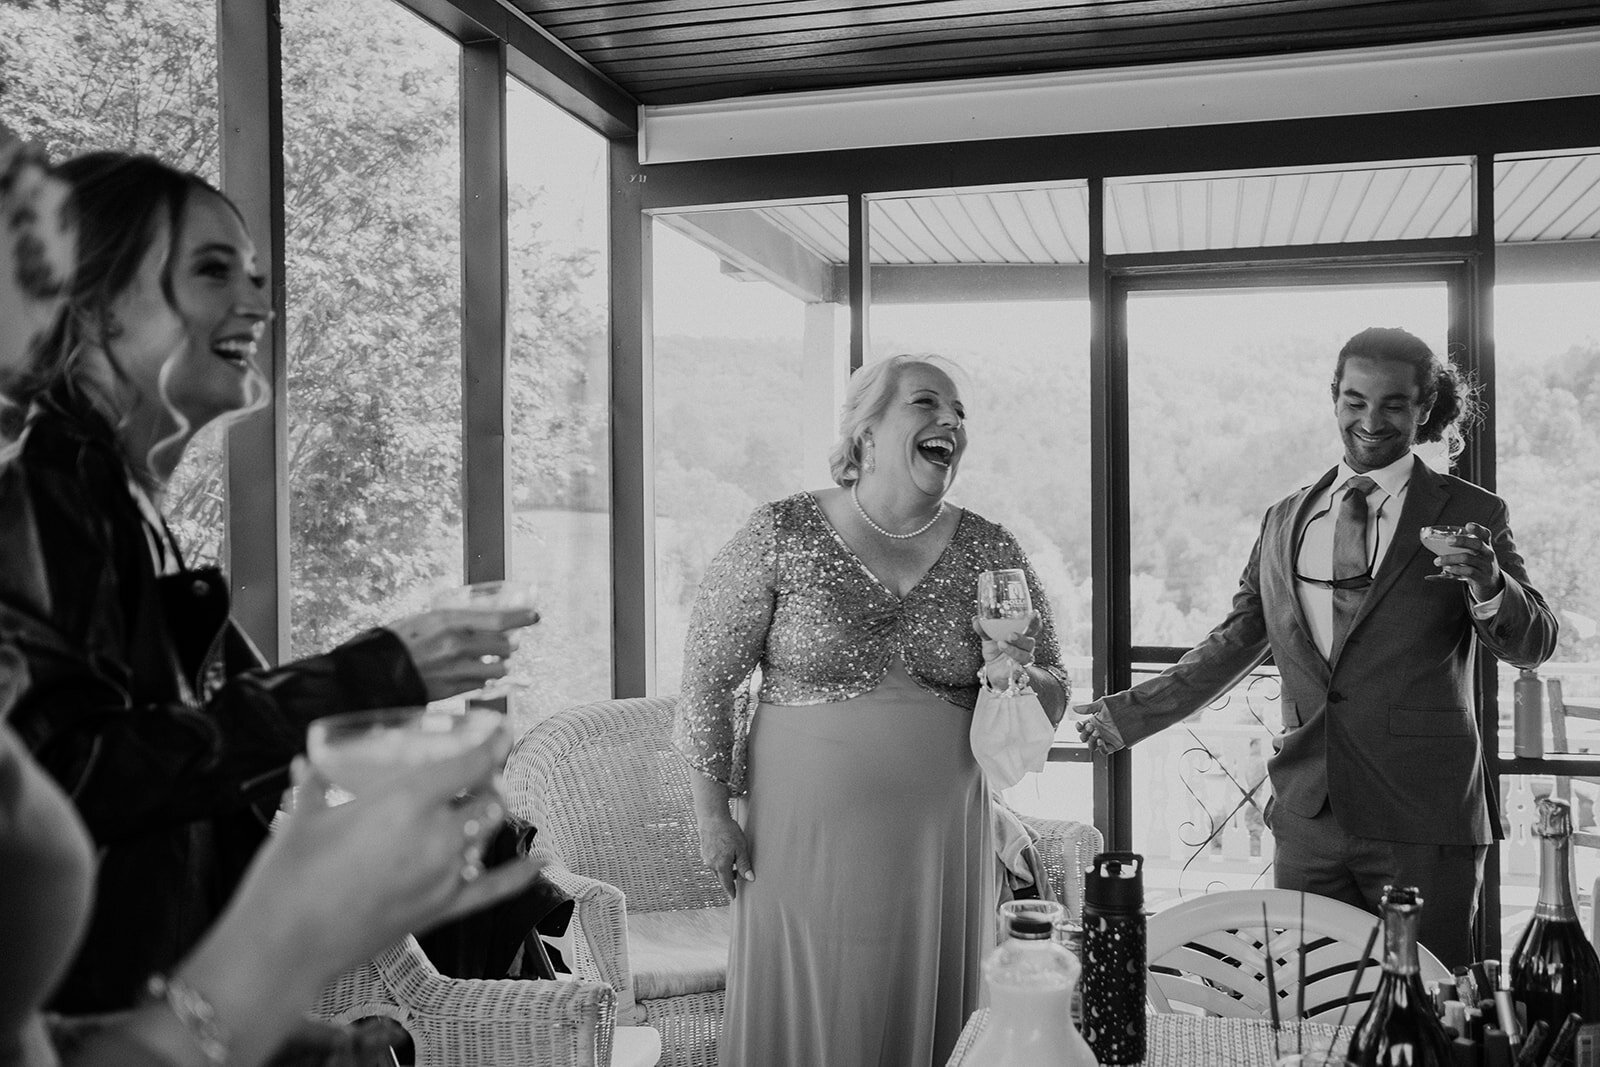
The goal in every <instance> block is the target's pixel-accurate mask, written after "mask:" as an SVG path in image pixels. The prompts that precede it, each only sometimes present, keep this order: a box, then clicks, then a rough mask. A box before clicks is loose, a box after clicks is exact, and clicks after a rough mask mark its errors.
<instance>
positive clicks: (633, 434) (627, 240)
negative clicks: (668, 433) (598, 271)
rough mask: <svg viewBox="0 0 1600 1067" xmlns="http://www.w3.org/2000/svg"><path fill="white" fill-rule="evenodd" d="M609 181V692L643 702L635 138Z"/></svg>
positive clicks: (640, 261) (646, 295)
mask: <svg viewBox="0 0 1600 1067" xmlns="http://www.w3.org/2000/svg"><path fill="white" fill-rule="evenodd" d="M609 172H610V180H611V223H610V231H611V256H610V263H611V293H610V298H611V583H612V585H611V588H612V605H611V611H612V616H611V633H612V653H613V659H612V664H613V666H612V689H613V695H614V696H618V697H638V696H646V695H650V689H651V687H652V686H653V685H654V684H655V678H656V663H655V652H656V642H655V580H656V575H655V429H654V423H653V418H652V408H653V405H654V394H655V389H654V384H653V381H652V378H651V362H650V338H651V333H652V330H651V317H650V295H651V290H650V269H651V265H650V259H651V254H652V253H651V241H650V227H651V221H650V218H649V216H647V215H645V214H644V211H643V206H642V199H643V196H642V194H643V186H644V182H645V178H646V177H647V175H646V174H645V173H644V172H643V170H642V168H641V167H640V166H639V149H638V142H637V141H636V140H635V138H633V137H632V136H624V137H614V138H613V139H612V140H611V151H610V167H609Z"/></svg>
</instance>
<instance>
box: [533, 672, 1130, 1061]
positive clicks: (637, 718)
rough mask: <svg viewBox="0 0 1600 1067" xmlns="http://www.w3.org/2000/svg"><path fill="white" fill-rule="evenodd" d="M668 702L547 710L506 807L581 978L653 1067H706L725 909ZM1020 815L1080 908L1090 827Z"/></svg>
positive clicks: (1052, 873)
mask: <svg viewBox="0 0 1600 1067" xmlns="http://www.w3.org/2000/svg"><path fill="white" fill-rule="evenodd" d="M674 704H675V701H674V700H673V699H671V698H660V697H639V698H635V699H631V700H605V701H600V702H598V703H595V704H585V705H582V706H579V707H574V708H568V709H566V710H564V711H561V712H558V713H556V714H555V715H553V716H551V717H550V718H548V719H546V720H544V721H543V722H540V723H538V724H537V725H535V726H534V727H533V728H532V729H530V730H529V731H528V732H527V733H526V734H524V735H523V736H522V738H521V739H520V740H518V742H517V745H516V747H515V748H514V749H513V750H512V752H511V758H510V760H509V761H508V762H507V764H506V793H507V796H508V798H509V803H510V808H511V811H512V813H513V815H514V816H515V817H517V818H519V819H525V820H527V821H528V822H529V823H531V824H532V825H534V826H537V827H538V828H539V835H538V838H537V840H536V843H537V844H538V845H539V846H540V847H541V849H547V850H549V853H550V855H549V856H548V857H547V858H549V859H550V860H551V866H548V867H546V869H545V873H546V874H547V875H548V876H550V877H551V878H552V879H554V880H555V881H556V883H557V884H558V885H560V886H562V888H564V889H566V890H567V891H568V892H569V893H571V894H572V895H573V897H574V898H576V900H577V904H578V906H577V911H576V915H575V920H574V929H575V934H574V937H573V944H574V948H575V955H576V957H577V959H576V960H575V970H576V971H577V973H579V974H580V975H581V976H583V977H585V978H598V979H600V980H602V981H605V982H608V983H610V984H611V985H612V986H613V987H614V988H615V989H616V991H617V1011H618V1016H619V1018H621V1019H622V1020H623V1021H624V1022H632V1021H638V1020H639V1019H641V1018H642V1019H643V1020H644V1021H646V1022H648V1023H649V1024H650V1025H651V1026H653V1027H655V1028H656V1029H657V1030H659V1031H660V1032H661V1041H662V1046H663V1057H662V1060H661V1063H662V1065H663V1067H703V1065H712V1064H715V1063H716V1059H717V1038H718V1036H719V1035H720V1034H721V1032H722V1014H723V1006H724V984H725V980H726V975H727V970H726V968H727V955H728V931H729V925H728V907H727V898H726V896H725V895H724V894H723V892H722V887H721V886H720V885H718V883H717V880H716V879H715V877H713V876H712V874H711V872H709V871H707V870H706V869H705V868H704V867H703V866H702V865H701V863H700V838H699V833H698V831H697V830H696V828H695V820H694V805H693V802H692V800H691V797H690V793H689V769H688V766H687V765H686V764H685V763H684V762H683V760H682V759H681V758H680V757H679V756H678V754H677V753H676V752H675V751H674V750H673V748H672V746H671V743H670V738H671V734H672V709H673V705H674ZM1023 822H1024V823H1025V824H1027V825H1028V826H1029V828H1030V829H1032V830H1033V831H1034V832H1035V833H1036V834H1038V835H1039V840H1038V841H1037V842H1036V846H1035V847H1036V848H1037V849H1038V850H1039V853H1040V858H1041V859H1042V861H1043V863H1044V866H1045V870H1046V873H1047V874H1048V876H1049V878H1050V881H1051V884H1052V887H1053V888H1054V889H1055V891H1056V894H1057V896H1058V897H1059V898H1060V899H1061V900H1062V901H1063V902H1064V903H1065V904H1066V906H1067V908H1068V909H1069V912H1070V913H1071V914H1074V915H1076V914H1079V913H1080V912H1081V909H1082V907H1083V874H1084V871H1085V870H1086V869H1087V868H1088V867H1089V865H1090V864H1091V862H1092V861H1093V859H1094V854H1095V853H1096V852H1098V851H1099V850H1100V840H1101V839H1100V834H1099V832H1098V831H1096V830H1095V829H1094V827H1092V826H1084V825H1082V824H1081V823H1074V822H1062V821H1058V820H1053V819H1036V818H1031V817H1026V816H1025V817H1023ZM580 871H581V872H582V873H581V874H579V873H577V872H580ZM624 916H625V918H624ZM619 929H626V931H627V934H626V936H625V937H618V936H617V935H616V931H617V930H619ZM666 971H670V972H671V973H670V974H664V973H663V972H666ZM667 990H670V991H672V992H673V995H659V994H660V993H661V992H662V991H667Z"/></svg>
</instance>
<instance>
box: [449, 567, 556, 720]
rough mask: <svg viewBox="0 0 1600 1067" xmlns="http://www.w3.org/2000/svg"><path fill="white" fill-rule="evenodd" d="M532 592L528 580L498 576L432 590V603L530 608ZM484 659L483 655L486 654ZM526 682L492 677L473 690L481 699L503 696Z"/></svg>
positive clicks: (496, 608) (455, 606) (491, 608)
mask: <svg viewBox="0 0 1600 1067" xmlns="http://www.w3.org/2000/svg"><path fill="white" fill-rule="evenodd" d="M535 595H536V592H535V590H534V587H533V583H532V582H519V581H514V580H512V579H509V578H508V579H502V580H499V581H490V582H473V583H471V584H470V585H460V586H456V587H455V588H454V589H445V590H441V591H440V592H438V593H436V594H434V597H433V606H434V607H435V608H439V609H445V610H458V611H532V610H533V608H534V598H535ZM486 659H487V657H486ZM529 684H530V683H528V682H525V681H522V680H519V679H514V678H511V677H509V676H508V677H503V678H494V679H490V680H489V681H488V682H486V683H485V684H484V685H483V687H482V688H481V689H479V690H478V691H477V696H479V697H480V698H483V699H492V698H494V697H499V696H504V695H506V693H508V692H509V691H511V690H513V689H526V688H528V685H529Z"/></svg>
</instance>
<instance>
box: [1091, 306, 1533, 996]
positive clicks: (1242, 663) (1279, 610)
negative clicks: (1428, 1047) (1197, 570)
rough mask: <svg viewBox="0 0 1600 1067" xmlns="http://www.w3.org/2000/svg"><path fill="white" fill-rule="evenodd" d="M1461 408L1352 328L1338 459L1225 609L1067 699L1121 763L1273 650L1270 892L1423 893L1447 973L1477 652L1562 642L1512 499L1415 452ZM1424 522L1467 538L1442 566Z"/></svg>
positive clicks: (1471, 884) (1480, 809) (1476, 811)
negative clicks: (1149, 673) (1168, 655)
mask: <svg viewBox="0 0 1600 1067" xmlns="http://www.w3.org/2000/svg"><path fill="white" fill-rule="evenodd" d="M1468 403H1469V401H1468V398H1467V396H1466V395H1465V390H1464V388H1463V385H1462V382H1461V380H1460V377H1459V376H1458V374H1457V372H1456V371H1455V370H1454V368H1452V367H1451V366H1450V365H1449V363H1448V362H1445V361H1442V360H1440V359H1438V358H1437V357H1436V356H1435V355H1434V354H1433V352H1432V351H1431V350H1430V349H1429V348H1428V346H1427V345H1426V344H1425V343H1424V342H1423V341H1421V340H1420V339H1419V338H1417V337H1415V336H1413V335H1412V334H1409V333H1407V332H1406V331H1404V330H1398V329H1384V328H1373V329H1368V330H1363V331H1362V332H1361V333H1358V334H1357V335H1356V336H1354V337H1352V338H1351V339H1350V340H1349V342H1348V343H1346V345H1345V346H1344V348H1343V349H1342V350H1341V351H1340V353H1339V358H1338V362H1337V364H1336V366H1335V368H1334V377H1333V408H1334V417H1335V418H1336V419H1337V421H1338V425H1339V433H1340V436H1341V438H1342V440H1343V443H1344V452H1345V454H1344V459H1343V460H1342V461H1341V462H1340V463H1339V465H1338V466H1336V467H1335V468H1334V469H1332V470H1330V471H1328V472H1327V473H1326V474H1324V475H1323V476H1322V477H1321V478H1319V479H1318V480H1317V482H1316V483H1315V484H1314V485H1311V486H1308V487H1304V488H1301V489H1298V490H1296V491H1295V492H1293V493H1291V494H1289V495H1288V496H1287V497H1285V498H1284V499H1282V500H1280V501H1278V502H1277V503H1276V504H1274V505H1273V506H1272V507H1271V508H1270V509H1268V511H1267V514H1266V517H1265V519H1264V520H1263V521H1262V525H1261V533H1260V536H1259V537H1258V538H1257V540H1256V544H1255V547H1254V549H1253V550H1252V551H1251V553H1250V560H1249V563H1247V564H1246V566H1245V569H1244V574H1243V575H1242V576H1241V577H1240V580H1239V591H1238V593H1236V594H1235V595H1234V598H1233V607H1232V610H1231V611H1230V612H1229V614H1228V617H1227V618H1226V619H1224V620H1223V621H1222V622H1221V623H1220V624H1219V625H1218V626H1217V627H1216V628H1215V629H1214V630H1212V631H1211V633H1210V634H1208V635H1207V636H1206V638H1205V640H1203V641H1201V642H1200V644H1198V645H1196V646H1195V647H1194V648H1193V649H1191V650H1190V651H1189V652H1188V653H1186V654H1185V655H1184V657H1183V658H1182V659H1181V660H1180V661H1179V662H1178V663H1176V664H1174V665H1173V666H1172V667H1171V668H1170V669H1168V670H1167V671H1165V672H1164V673H1163V674H1161V675H1160V676H1159V677H1156V678H1152V679H1150V680H1148V681H1145V682H1142V683H1140V684H1139V685H1137V686H1134V687H1133V688H1132V689H1129V690H1127V691H1125V692H1122V693H1117V694H1114V695H1111V696H1107V697H1104V698H1102V699H1100V700H1097V701H1095V702H1094V703H1093V704H1089V705H1085V706H1083V707H1081V708H1079V709H1078V710H1079V711H1080V712H1083V713H1086V714H1090V715H1092V718H1090V719H1087V720H1085V721H1083V722H1081V723H1080V724H1079V731H1080V732H1081V733H1082V734H1083V736H1084V739H1085V740H1086V741H1088V742H1090V743H1091V744H1092V745H1093V746H1095V747H1096V749H1097V750H1099V751H1101V752H1111V751H1115V750H1116V749H1118V748H1121V747H1123V745H1127V744H1133V743H1134V742H1136V741H1139V740H1140V739H1142V738H1145V737H1148V736H1150V735H1151V734H1153V733H1155V732H1156V731H1158V730H1161V729H1164V728H1166V727H1168V726H1171V725H1173V724H1174V723H1177V722H1179V721H1181V720H1183V719H1184V718H1186V717H1188V716H1189V715H1191V714H1193V713H1195V712H1197V711H1199V710H1200V709H1201V708H1203V707H1205V706H1206V705H1207V704H1209V703H1210V702H1211V701H1212V700H1214V699H1216V698H1217V697H1218V696H1220V695H1222V694H1223V693H1226V692H1228V691H1229V690H1230V689H1232V688H1233V686H1234V685H1235V684H1237V683H1238V682H1239V681H1240V680H1241V679H1242V678H1244V677H1245V676H1246V675H1248V674H1249V673H1250V672H1251V671H1252V670H1254V669H1255V668H1256V667H1257V666H1259V665H1260V664H1261V663H1262V662H1263V661H1264V660H1265V659H1266V657H1267V656H1268V655H1269V654H1270V655H1271V656H1272V658H1273V661H1274V662H1275V663H1276V665H1277V667H1278V670H1279V672H1280V673H1281V675H1282V680H1283V684H1282V708H1283V734H1282V735H1281V736H1280V737H1279V738H1277V739H1276V740H1275V747H1276V748H1277V752H1276V754H1275V755H1274V756H1273V757H1272V759H1271V760H1270V761H1269V762H1268V764H1267V769H1268V773H1269V775H1270V776H1271V778H1272V788H1273V792H1274V797H1273V799H1272V801H1271V802H1270V803H1269V806H1268V809H1267V819H1268V825H1269V826H1270V827H1271V828H1272V832H1273V835H1274V837H1275V839H1276V842H1277V854H1276V859H1275V861H1274V867H1275V871H1276V878H1277V884H1278V885H1279V886H1280V887H1281V888H1285V889H1303V890H1306V891H1309V892H1313V893H1320V894H1322V895H1323V896H1329V897H1333V898H1335V899H1337V900H1343V901H1346V902H1348V903H1351V904H1355V905H1357V906H1359V907H1363V908H1366V909H1368V910H1371V911H1377V908H1378V904H1379V900H1380V896H1381V894H1382V892H1383V887H1384V886H1385V885H1386V884H1395V885H1415V886H1418V887H1419V888H1420V889H1421V891H1422V895H1423V899H1424V901H1425V903H1426V906H1425V907H1424V908H1423V913H1422V924H1421V930H1420V938H1421V941H1422V943H1423V944H1424V945H1426V946H1427V947H1428V948H1430V949H1431V950H1432V951H1433V952H1434V953H1435V954H1437V955H1438V956H1439V958H1440V959H1441V960H1443V961H1444V962H1445V963H1446V964H1447V965H1450V966H1454V965H1457V964H1464V963H1468V962H1471V961H1472V960H1473V959H1474V958H1476V953H1475V952H1474V950H1473V949H1474V946H1473V939H1472V919H1473V915H1474V913H1475V911H1476V908H1477V899H1478V889H1479V887H1480V885H1481V883H1482V879H1483V861H1484V855H1485V853H1486V852H1487V851H1488V845H1489V843H1490V841H1492V840H1493V839H1494V838H1495V837H1497V836H1498V833H1499V818H1498V814H1497V813H1496V812H1494V811H1491V809H1490V806H1489V797H1491V796H1493V795H1494V794H1493V790H1492V789H1491V788H1490V787H1489V783H1488V781H1487V775H1486V773H1485V768H1484V762H1483V752H1482V742H1481V739H1480V738H1479V736H1478V723H1477V715H1476V707H1477V702H1476V700H1475V698H1474V676H1473V665H1474V656H1475V652H1476V649H1477V646H1478V644H1479V643H1480V642H1481V643H1482V644H1483V645H1484V646H1486V647H1487V648H1488V649H1489V650H1490V651H1491V652H1493V653H1494V654H1495V655H1496V656H1498V657H1499V658H1501V659H1503V660H1506V661H1508V662H1510V663H1513V664H1515V665H1516V666H1518V667H1536V666H1538V665H1539V664H1540V663H1542V662H1544V660H1545V659H1546V658H1548V657H1549V655H1550V653H1551V652H1552V651H1553V650H1554V648H1555V644H1556V635H1557V624H1556V620H1555V618H1554V616H1553V615H1552V614H1551V612H1550V609H1549V607H1548V606H1547V605H1546V604H1545V602H1544V598H1543V597H1541V596H1540V595H1539V593H1538V591H1537V590H1535V589H1534V588H1533V586H1532V585H1531V584H1530V583H1529V581H1528V576H1527V572H1526V571H1525V570H1524V568H1523V562H1522V557H1521V556H1520V555H1518V554H1517V550H1516V545H1515V543H1514V542H1513V540H1512V535H1511V526H1510V522H1509V520H1508V518H1507V511H1506V504H1505V501H1503V500H1501V499H1500V498H1499V497H1498V496H1495V495H1494V494H1493V493H1489V492H1485V491H1484V490H1482V489H1480V488H1478V487H1477V486H1474V485H1472V484H1470V483H1469V482H1465V481H1462V480H1461V479H1459V478H1455V477H1452V476H1450V475H1448V474H1439V473H1437V472H1435V471H1434V470H1432V469H1431V468H1429V467H1428V466H1426V465H1425V464H1424V463H1423V462H1422V461H1421V460H1420V459H1418V458H1417V457H1416V456H1414V455H1413V454H1412V447H1413V446H1414V445H1415V444H1417V443H1419V442H1429V441H1438V440H1441V439H1444V437H1445V435H1446V434H1447V433H1450V432H1451V431H1452V430H1453V429H1454V427H1455V424H1456V422H1457V421H1458V419H1460V418H1461V416H1462V415H1463V413H1464V409H1465V408H1466V407H1467V405H1468ZM1430 525H1452V526H1457V527H1461V532H1460V533H1459V534H1457V535H1455V536H1454V537H1452V538H1451V539H1450V541H1449V546H1450V547H1448V548H1445V549H1443V550H1442V551H1441V552H1440V553H1438V554H1435V553H1434V552H1433V551H1430V550H1427V549H1425V548H1424V547H1423V546H1422V544H1421V542H1420V539H1419V534H1420V530H1421V528H1422V527H1424V526H1430ZM1441 570H1442V572H1443V574H1442V576H1441V573H1440V572H1441ZM1452 579H1453V580H1452Z"/></svg>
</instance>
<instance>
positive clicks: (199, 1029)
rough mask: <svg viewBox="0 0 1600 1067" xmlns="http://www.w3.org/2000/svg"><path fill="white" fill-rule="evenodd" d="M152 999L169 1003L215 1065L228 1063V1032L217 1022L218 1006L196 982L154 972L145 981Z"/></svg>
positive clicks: (175, 1015)
mask: <svg viewBox="0 0 1600 1067" xmlns="http://www.w3.org/2000/svg"><path fill="white" fill-rule="evenodd" d="M145 992H146V993H147V994H148V995H149V997H150V999H151V1000H156V1001H160V1002H161V1003H163V1004H165V1005H166V1006H167V1009H168V1010H169V1011H171V1012H172V1014H173V1016H174V1017H175V1018H176V1019H177V1020H178V1022H179V1024H180V1025H182V1027H183V1029H184V1032H185V1033H187V1034H188V1035H189V1037H190V1038H191V1039H192V1040H193V1041H194V1043H195V1045H196V1046H197V1047H198V1048H199V1049H200V1051H201V1052H202V1053H203V1054H204V1055H205V1058H206V1062H207V1063H210V1064H212V1067H226V1065H227V1062H228V1032H227V1031H226V1030H224V1029H223V1027H222V1024H221V1023H219V1022H217V1012H216V1009H215V1008H213V1007H212V1006H211V1002H210V1001H209V1000H207V999H206V998H205V995H204V994H202V993H201V992H200V991H199V990H198V989H196V988H195V987H194V986H192V985H190V984H189V983H188V982H185V981H184V980H183V979H181V978H176V977H171V976H168V975H164V974H152V975H151V976H150V981H149V982H147V983H146V984H145Z"/></svg>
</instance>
